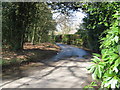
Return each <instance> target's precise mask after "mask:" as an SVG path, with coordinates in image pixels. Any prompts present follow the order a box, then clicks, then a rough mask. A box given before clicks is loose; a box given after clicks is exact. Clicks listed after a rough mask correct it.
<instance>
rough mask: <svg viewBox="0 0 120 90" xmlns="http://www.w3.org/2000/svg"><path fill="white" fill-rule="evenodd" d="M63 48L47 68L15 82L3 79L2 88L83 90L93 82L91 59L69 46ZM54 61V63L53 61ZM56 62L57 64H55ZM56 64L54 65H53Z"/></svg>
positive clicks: (47, 64)
mask: <svg viewBox="0 0 120 90" xmlns="http://www.w3.org/2000/svg"><path fill="white" fill-rule="evenodd" d="M57 45H59V46H60V47H61V51H60V52H59V53H58V55H56V56H54V57H53V58H52V59H50V61H49V62H51V63H52V64H50V63H48V62H43V63H44V64H46V66H47V67H46V68H45V69H42V70H39V69H38V68H37V69H36V70H33V71H32V74H30V75H28V76H26V77H21V78H17V79H14V80H12V79H11V80H10V79H9V80H6V79H3V83H2V85H1V87H2V88H83V87H84V86H85V85H88V84H90V82H91V81H92V78H91V74H90V73H89V72H88V70H87V69H86V67H89V66H90V65H92V63H91V62H90V59H84V58H83V57H82V56H83V55H87V52H86V51H84V50H82V49H79V48H76V47H71V46H68V45H63V44H57ZM51 60H52V61H51ZM54 61H55V62H54ZM53 63H54V64H53Z"/></svg>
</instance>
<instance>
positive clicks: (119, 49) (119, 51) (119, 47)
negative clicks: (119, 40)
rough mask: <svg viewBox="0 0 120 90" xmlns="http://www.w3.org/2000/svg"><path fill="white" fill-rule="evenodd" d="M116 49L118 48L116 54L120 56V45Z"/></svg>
mask: <svg viewBox="0 0 120 90" xmlns="http://www.w3.org/2000/svg"><path fill="white" fill-rule="evenodd" d="M117 48H118V53H119V55H120V45H118V46H117Z"/></svg>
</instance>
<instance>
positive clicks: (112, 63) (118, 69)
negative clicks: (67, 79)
mask: <svg viewBox="0 0 120 90" xmlns="http://www.w3.org/2000/svg"><path fill="white" fill-rule="evenodd" d="M119 11H120V10H119ZM113 16H114V18H115V19H116V20H115V21H114V22H113V23H112V26H111V27H110V29H109V30H107V31H106V33H105V34H106V37H104V38H101V41H102V43H101V46H100V48H101V55H100V54H94V56H93V57H94V58H93V59H92V60H93V63H94V64H93V65H92V66H90V67H89V71H90V72H91V73H92V77H93V79H95V80H99V81H101V87H102V88H103V87H107V88H119V87H120V26H119V23H120V22H119V20H118V17H119V15H118V14H114V15H113Z"/></svg>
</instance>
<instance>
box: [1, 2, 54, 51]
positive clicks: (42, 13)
mask: <svg viewBox="0 0 120 90" xmlns="http://www.w3.org/2000/svg"><path fill="white" fill-rule="evenodd" d="M2 6H3V13H2V15H3V22H2V25H3V27H2V30H3V43H7V44H8V45H9V46H10V47H11V50H20V49H22V48H23V43H24V42H25V41H30V42H32V43H33V44H34V43H38V42H39V43H40V42H44V41H47V39H48V37H49V35H48V34H49V32H50V31H54V30H55V22H54V20H53V19H52V13H51V9H50V8H49V7H48V5H47V4H46V3H44V2H43V3H42V2H41V3H37V2H3V3H2Z"/></svg>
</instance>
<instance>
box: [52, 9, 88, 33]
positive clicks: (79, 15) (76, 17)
mask: <svg viewBox="0 0 120 90" xmlns="http://www.w3.org/2000/svg"><path fill="white" fill-rule="evenodd" d="M60 15H61V14H60V13H53V19H55V20H56V21H58V19H59V18H60ZM85 16H86V14H85V13H83V12H82V11H81V10H79V11H74V12H72V17H70V22H69V23H71V25H70V27H71V29H72V30H71V31H70V32H69V34H74V33H75V32H76V31H77V29H76V28H78V27H79V25H80V23H82V22H83V21H82V19H83V18H84V17H85ZM56 28H57V31H58V32H56V33H62V30H61V27H60V25H59V24H58V25H57V26H56Z"/></svg>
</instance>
